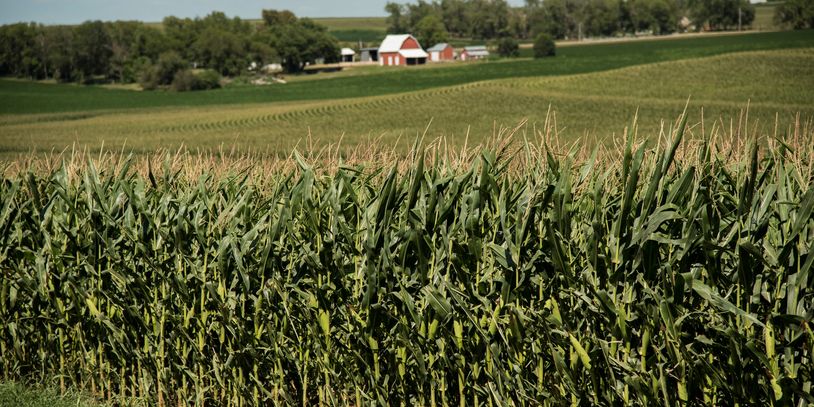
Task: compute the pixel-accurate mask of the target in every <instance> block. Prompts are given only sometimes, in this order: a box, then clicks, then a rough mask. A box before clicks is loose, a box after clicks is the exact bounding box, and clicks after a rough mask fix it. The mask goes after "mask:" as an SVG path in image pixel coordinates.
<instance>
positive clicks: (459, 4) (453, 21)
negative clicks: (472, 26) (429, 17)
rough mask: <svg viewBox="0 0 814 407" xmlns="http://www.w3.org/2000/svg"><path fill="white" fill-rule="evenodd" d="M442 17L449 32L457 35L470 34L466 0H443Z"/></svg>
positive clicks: (441, 5)
mask: <svg viewBox="0 0 814 407" xmlns="http://www.w3.org/2000/svg"><path fill="white" fill-rule="evenodd" d="M440 7H441V18H442V20H443V22H444V26H445V27H446V28H447V32H449V33H450V34H451V35H453V36H456V37H463V36H466V35H468V34H469V21H468V20H467V13H466V9H467V3H466V1H465V0H441V4H440Z"/></svg>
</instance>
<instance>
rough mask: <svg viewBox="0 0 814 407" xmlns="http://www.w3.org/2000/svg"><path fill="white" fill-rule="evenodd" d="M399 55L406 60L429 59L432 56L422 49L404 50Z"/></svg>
mask: <svg viewBox="0 0 814 407" xmlns="http://www.w3.org/2000/svg"><path fill="white" fill-rule="evenodd" d="M399 55H401V56H403V57H405V58H427V57H429V56H430V55H429V54H427V53H426V52H424V50H423V49H420V48H410V49H403V50H401V51H399Z"/></svg>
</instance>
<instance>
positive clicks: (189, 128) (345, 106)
mask: <svg viewBox="0 0 814 407" xmlns="http://www.w3.org/2000/svg"><path fill="white" fill-rule="evenodd" d="M490 84H493V82H492V81H482V82H473V83H467V84H463V85H457V86H450V87H444V88H437V89H432V90H425V91H419V92H411V93H404V94H400V95H393V96H382V97H376V98H373V99H371V98H365V99H364V100H357V101H349V102H347V103H341V102H338V103H330V104H326V105H322V106H316V107H310V108H305V109H296V108H294V109H292V110H290V111H287V112H281V113H270V114H257V115H251V116H245V117H240V118H230V119H224V120H215V121H199V122H191V123H185V124H180V125H171V126H164V127H160V128H152V129H145V130H144V131H143V133H152V134H155V133H161V134H167V133H170V134H172V133H188V132H208V131H227V130H236V129H245V128H256V127H261V126H264V125H269V124H272V123H279V122H292V121H296V120H305V119H313V118H320V117H325V116H327V115H332V114H337V113H342V112H345V111H351V110H359V109H362V110H367V109H385V108H391V107H397V106H400V105H403V104H413V103H419V102H422V101H425V100H428V99H433V98H438V97H446V96H449V95H451V94H453V93H456V92H460V91H463V90H468V89H473V88H478V87H484V86H487V85H490Z"/></svg>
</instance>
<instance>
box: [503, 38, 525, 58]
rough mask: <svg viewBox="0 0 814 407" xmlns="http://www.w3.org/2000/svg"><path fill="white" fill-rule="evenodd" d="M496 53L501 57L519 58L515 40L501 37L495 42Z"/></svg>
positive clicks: (518, 48)
mask: <svg viewBox="0 0 814 407" xmlns="http://www.w3.org/2000/svg"><path fill="white" fill-rule="evenodd" d="M497 53H498V54H499V55H500V56H502V57H506V58H516V57H519V56H520V46H519V45H518V44H517V40H516V39H514V38H512V37H503V38H501V39H500V40H498V42H497Z"/></svg>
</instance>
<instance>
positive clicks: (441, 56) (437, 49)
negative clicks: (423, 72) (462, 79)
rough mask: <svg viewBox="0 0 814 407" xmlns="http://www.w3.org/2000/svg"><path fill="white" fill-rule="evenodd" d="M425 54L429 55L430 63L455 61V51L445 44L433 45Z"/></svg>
mask: <svg viewBox="0 0 814 407" xmlns="http://www.w3.org/2000/svg"><path fill="white" fill-rule="evenodd" d="M427 52H428V53H429V54H430V61H432V62H439V61H452V60H453V59H455V50H453V49H452V46H450V45H449V44H447V43H445V42H442V43H440V44H435V45H434V46H433V47H432V48H430V49H428V50H427Z"/></svg>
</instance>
